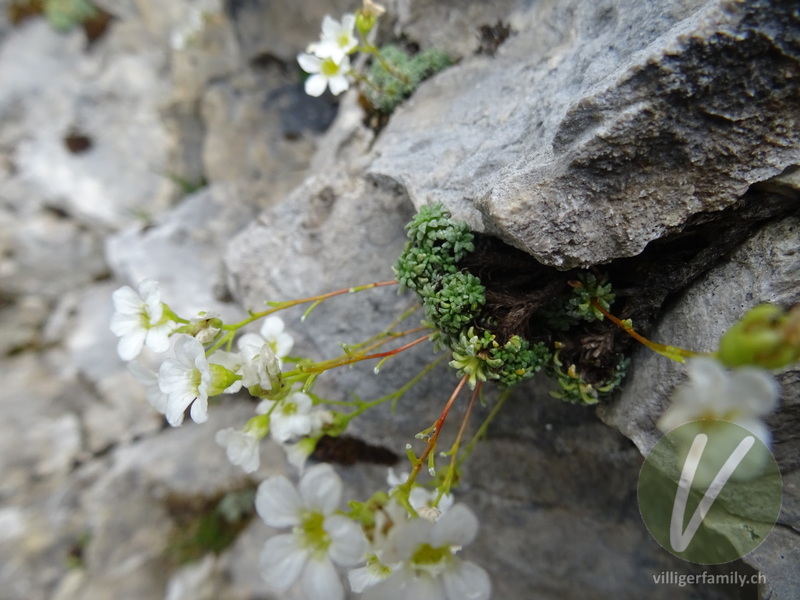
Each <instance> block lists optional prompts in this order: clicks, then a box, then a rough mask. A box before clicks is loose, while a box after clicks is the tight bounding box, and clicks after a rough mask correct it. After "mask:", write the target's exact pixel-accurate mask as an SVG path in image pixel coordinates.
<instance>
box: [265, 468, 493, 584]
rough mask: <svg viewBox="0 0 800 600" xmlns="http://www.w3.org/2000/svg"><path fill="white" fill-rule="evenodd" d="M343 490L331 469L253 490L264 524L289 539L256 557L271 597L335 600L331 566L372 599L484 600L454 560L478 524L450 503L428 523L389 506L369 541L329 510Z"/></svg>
mask: <svg viewBox="0 0 800 600" xmlns="http://www.w3.org/2000/svg"><path fill="white" fill-rule="evenodd" d="M341 497H342V483H341V480H340V479H339V477H338V476H337V475H336V473H335V472H334V471H333V469H332V468H331V467H330V465H326V464H320V465H316V466H314V467H311V468H310V469H308V471H307V472H306V473H305V475H304V476H303V477H302V478H301V479H300V483H299V485H298V488H297V489H295V487H294V486H293V485H292V484H291V483H290V482H289V480H288V479H286V478H285V477H283V476H277V477H270V478H269V479H267V480H266V481H264V482H263V483H262V484H261V485H260V486H259V488H258V494H257V496H256V508H257V510H258V514H259V515H261V518H262V519H263V520H264V522H265V523H266V524H267V525H269V526H271V527H275V528H285V527H291V528H292V530H291V532H290V533H287V534H281V535H278V536H275V537H273V538H271V539H270V540H268V541H267V543H266V545H265V546H264V550H263V551H262V554H261V569H262V575H263V577H264V579H265V581H266V582H267V584H268V585H269V586H270V587H271V588H273V589H274V590H276V591H278V592H282V591H285V590H287V589H288V588H289V587H291V586H292V585H293V584H294V583H295V581H297V580H298V579H300V580H301V582H302V587H303V591H304V595H305V598H306V599H307V600H341V599H342V598H344V589H343V586H342V584H341V582H340V580H339V577H338V575H337V574H336V569H335V566H334V565H339V566H340V567H355V566H356V565H358V564H359V563H364V562H366V563H367V564H366V565H365V566H361V567H357V568H354V569H352V570H350V572H349V574H348V581H349V583H350V587H351V589H352V590H353V591H354V592H356V593H363V594H364V597H365V598H368V599H372V600H405V599H406V598H425V599H431V600H487V599H488V598H489V596H490V594H491V583H490V580H489V576H488V575H487V574H486V572H485V571H484V570H483V569H482V568H480V567H478V566H477V565H475V564H473V563H471V562H468V561H464V560H461V559H460V558H459V557H458V556H456V553H457V552H458V551H459V550H460V549H461V547H462V546H465V545H467V544H469V543H470V542H472V540H473V539H474V538H475V535H476V533H477V530H478V520H477V518H476V517H475V515H474V514H473V513H472V511H470V510H469V508H467V507H466V506H465V505H463V504H456V505H454V506H452V507H451V508H450V509H449V510H447V511H446V512H445V513H444V514H442V516H441V517H440V518H439V519H438V520H436V521H435V522H430V521H428V520H426V519H422V518H413V519H412V518H409V517H408V514H407V513H406V511H405V509H403V508H401V507H400V505H399V504H397V503H396V502H394V501H390V502H389V504H388V505H386V506H384V507H383V508H382V509H381V510H379V511H378V512H377V513H376V515H375V527H374V528H373V531H374V533H373V536H372V537H373V539H372V540H371V542H370V541H369V540H367V538H366V537H365V535H364V533H363V532H362V530H361V528H360V527H359V526H358V525H357V524H356V523H354V522H353V521H352V520H350V519H349V518H347V517H346V516H344V515H343V514H341V513H337V512H336V510H337V508H338V507H339V504H340V502H341Z"/></svg>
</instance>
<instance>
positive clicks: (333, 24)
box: [322, 15, 355, 38]
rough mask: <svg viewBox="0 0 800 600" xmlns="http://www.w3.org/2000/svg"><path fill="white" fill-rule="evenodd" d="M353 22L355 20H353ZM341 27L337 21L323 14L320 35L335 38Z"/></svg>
mask: <svg viewBox="0 0 800 600" xmlns="http://www.w3.org/2000/svg"><path fill="white" fill-rule="evenodd" d="M354 23H355V21H354ZM341 29H342V26H341V25H340V24H339V21H337V20H336V19H334V18H332V17H331V16H330V15H325V17H324V18H323V19H322V35H323V37H326V38H335V37H336V36H338V35H339V31H340V30H341Z"/></svg>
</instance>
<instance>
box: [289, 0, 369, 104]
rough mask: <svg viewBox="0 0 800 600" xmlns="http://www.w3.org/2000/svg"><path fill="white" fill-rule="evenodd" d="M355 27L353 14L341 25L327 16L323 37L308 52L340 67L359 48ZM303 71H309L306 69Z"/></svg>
mask: <svg viewBox="0 0 800 600" xmlns="http://www.w3.org/2000/svg"><path fill="white" fill-rule="evenodd" d="M355 27H356V16H355V15H354V14H352V13H348V14H346V15H344V16H343V17H342V22H341V23H339V21H337V20H336V19H333V18H331V17H330V16H328V15H325V18H324V19H322V35H321V36H320V38H319V42H317V43H315V44H311V45H310V46H309V47H308V48H307V49H306V50H307V51H308V52H310V53H311V54H313V55H314V56H316V57H318V58H330V59H331V60H332V61H333V63H334V64H337V65H340V64H342V61H343V60H344V58H345V57H346V56H347V55H348V54H350V52H351V51H352V50H353V49H354V48H355V47H356V46H358V40H357V39H356V35H355ZM301 66H302V64H301ZM303 69H305V70H306V71H308V69H306V68H305V67H303ZM310 72H311V71H309V73H310ZM331 91H333V90H331ZM334 93H336V92H334ZM312 95H313V94H312Z"/></svg>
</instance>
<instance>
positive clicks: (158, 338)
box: [145, 321, 175, 352]
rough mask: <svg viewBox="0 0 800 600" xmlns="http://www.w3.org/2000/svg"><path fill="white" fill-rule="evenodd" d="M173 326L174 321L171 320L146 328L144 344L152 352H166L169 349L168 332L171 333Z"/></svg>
mask: <svg viewBox="0 0 800 600" xmlns="http://www.w3.org/2000/svg"><path fill="white" fill-rule="evenodd" d="M174 327H175V323H173V322H172V321H167V322H166V323H162V324H161V325H157V326H155V327H151V328H150V329H148V330H147V337H146V338H145V344H147V347H148V348H150V349H151V350H152V351H153V352H166V351H167V350H169V334H170V333H172V330H173V328H174Z"/></svg>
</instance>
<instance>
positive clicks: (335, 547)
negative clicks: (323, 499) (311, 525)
mask: <svg viewBox="0 0 800 600" xmlns="http://www.w3.org/2000/svg"><path fill="white" fill-rule="evenodd" d="M324 528H325V531H327V532H328V535H329V536H330V537H331V545H330V546H329V547H328V555H329V556H330V557H331V559H332V560H333V561H334V562H335V563H336V564H337V565H341V566H343V567H352V566H354V565H357V564H358V563H360V562H361V561H362V560H364V554H365V553H366V551H367V540H366V539H365V538H364V534H363V533H362V532H361V527H359V526H358V525H357V524H356V523H355V522H354V521H352V520H350V519H348V518H347V517H344V516H342V515H331V516H329V517H326V518H325V525H324Z"/></svg>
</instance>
